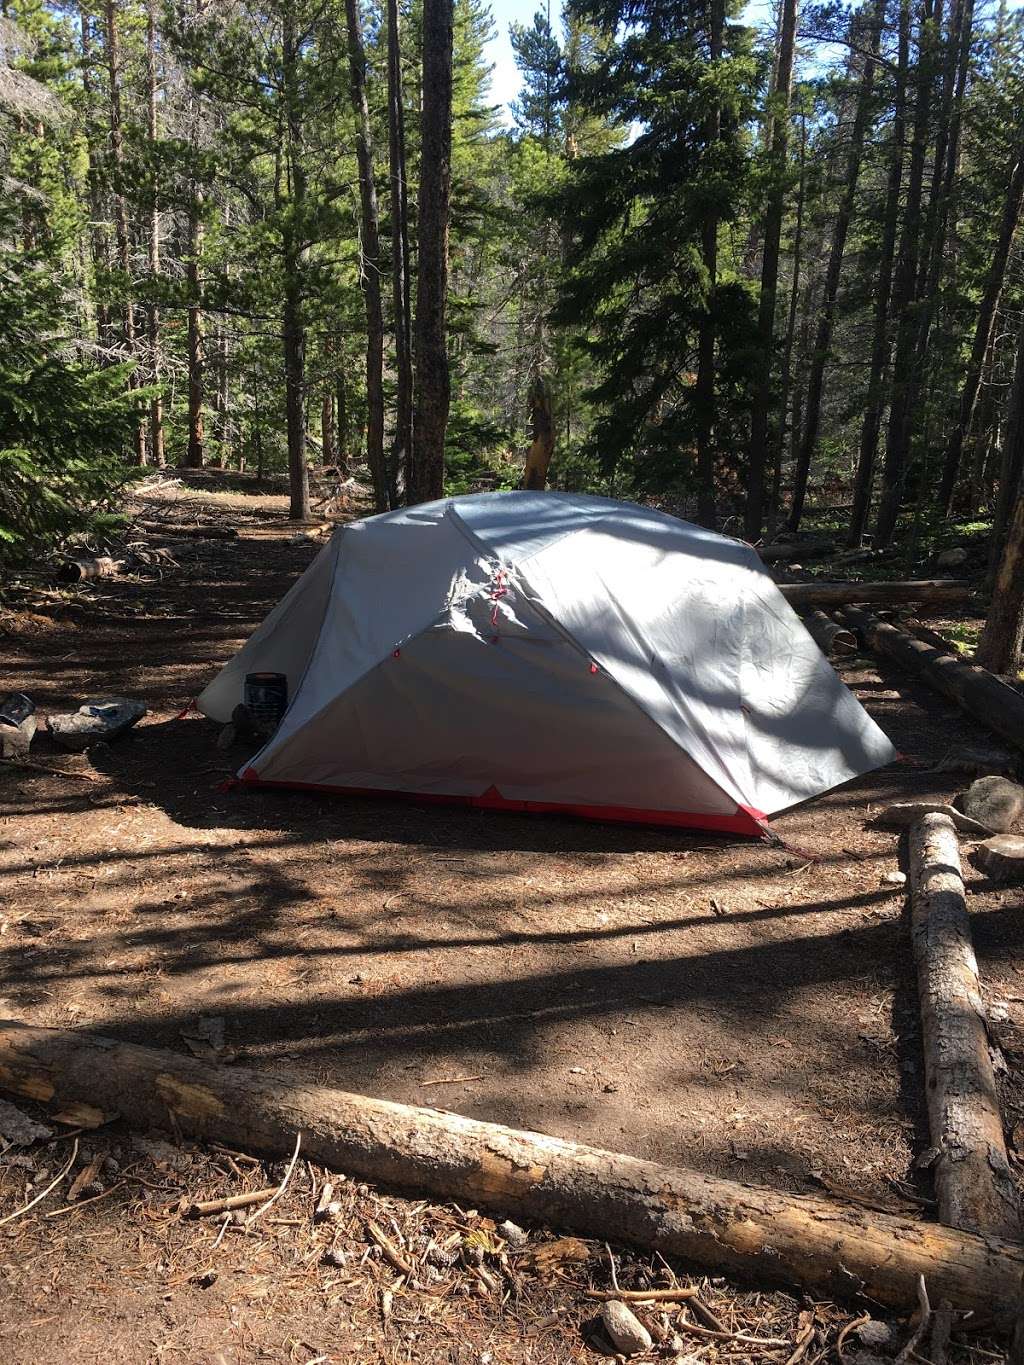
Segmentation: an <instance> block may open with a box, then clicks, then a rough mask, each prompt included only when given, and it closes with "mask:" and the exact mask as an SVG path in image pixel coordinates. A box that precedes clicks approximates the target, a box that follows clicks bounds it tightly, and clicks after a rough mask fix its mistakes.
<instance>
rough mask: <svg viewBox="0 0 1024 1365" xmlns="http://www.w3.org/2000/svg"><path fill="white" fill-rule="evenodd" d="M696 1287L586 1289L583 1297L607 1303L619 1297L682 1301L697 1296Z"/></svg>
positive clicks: (626, 1300)
mask: <svg viewBox="0 0 1024 1365" xmlns="http://www.w3.org/2000/svg"><path fill="white" fill-rule="evenodd" d="M697 1292H698V1291H697V1290H696V1289H686V1288H683V1287H682V1286H677V1287H676V1288H675V1289H588V1290H587V1291H586V1292H585V1293H584V1295H583V1297H584V1298H585V1299H596V1300H597V1301H598V1302H599V1303H608V1302H610V1301H611V1300H612V1299H621V1300H622V1302H623V1303H684V1302H685V1301H686V1300H687V1299H695V1298H696V1297H697Z"/></svg>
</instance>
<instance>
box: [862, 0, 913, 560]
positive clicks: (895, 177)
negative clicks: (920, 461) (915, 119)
mask: <svg viewBox="0 0 1024 1365" xmlns="http://www.w3.org/2000/svg"><path fill="white" fill-rule="evenodd" d="M909 62H910V0H900V17H899V37H898V56H897V64H896V90H895V113H894V117H893V128H892V153H891V156H890V159H889V176H888V181H887V184H886V189H885V211H884V215H883V220H882V249H881V253H880V255H879V261H878V276H877V281H876V285H875V315H874V329H873V334H872V341H871V367H870V370H869V373H868V388H867V395H866V397H865V402H864V421H863V423H862V425H861V431H860V449H859V451H858V455H857V473H856V475H855V478H854V486H853V511H852V514H851V517H850V531H849V535H848V536H847V544H848V545H850V546H854V547H856V546H858V545H860V544H861V543H862V542H863V540H864V532H865V531H866V529H867V524H868V514H869V512H870V510H871V490H872V487H873V485H874V478H875V460H876V458H877V455H878V437H879V434H880V432H881V430H882V413H883V411H884V409H885V380H886V374H887V372H888V369H889V359H890V354H891V345H890V338H889V304H890V302H891V299H892V283H893V264H894V262H895V259H896V235H897V229H898V226H899V213H900V189H901V187H902V184H903V161H904V154H905V150H906V147H905V144H906V100H907V68H908V65H909Z"/></svg>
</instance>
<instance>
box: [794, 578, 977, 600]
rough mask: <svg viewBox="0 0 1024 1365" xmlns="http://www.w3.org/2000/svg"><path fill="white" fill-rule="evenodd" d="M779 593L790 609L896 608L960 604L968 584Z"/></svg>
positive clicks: (910, 583)
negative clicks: (917, 604) (867, 604)
mask: <svg viewBox="0 0 1024 1365" xmlns="http://www.w3.org/2000/svg"><path fill="white" fill-rule="evenodd" d="M778 586H779V592H781V593H782V595H783V597H785V598H786V600H787V601H788V602H789V604H790V606H791V607H845V606H849V605H850V604H851V603H854V602H874V603H879V604H882V605H888V606H897V605H899V604H900V603H902V602H920V603H921V605H922V606H923V607H929V606H938V605H940V604H941V605H943V606H944V605H945V604H946V603H948V602H963V601H966V599H967V598H968V597H969V596H970V592H971V585H970V584H969V583H968V582H967V581H966V579H962V578H919V579H906V580H904V581H902V582H893V583H857V582H853V581H851V582H834V583H826V582H821V583H780V584H779V585H778Z"/></svg>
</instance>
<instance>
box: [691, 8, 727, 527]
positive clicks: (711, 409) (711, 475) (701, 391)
mask: <svg viewBox="0 0 1024 1365" xmlns="http://www.w3.org/2000/svg"><path fill="white" fill-rule="evenodd" d="M709 14H710V32H709V34H708V52H709V56H710V58H711V62H712V64H713V65H714V64H717V63H718V62H720V61H721V59H722V41H723V35H724V32H725V0H711V6H710V10H709ZM721 135H722V110H721V106H720V105H719V103H718V101H717V100H716V101H715V103H714V106H713V107H712V109H711V110H710V112H709V113H708V116H707V120H706V122H705V125H704V139H705V143H706V145H707V148H708V150H709V151H712V150H713V149H714V147H715V146H716V144H717V143H718V141H719V140H720V138H721ZM701 255H702V258H703V262H704V273H705V275H706V276H707V298H706V299H705V301H704V311H703V312H702V314H701V320H700V329H699V331H698V334H697V379H696V383H695V385H694V391H693V397H694V404H695V406H696V410H697V411H696V417H697V520H698V521H699V522H700V524H701V525H702V526H706V527H708V529H709V530H712V531H713V530H714V529H715V526H716V524H717V521H718V514H717V510H716V507H715V290H716V288H717V286H718V214H717V213H716V212H715V211H714V209H711V208H709V209H708V210H707V213H706V215H705V218H704V223H703V225H702V227H701Z"/></svg>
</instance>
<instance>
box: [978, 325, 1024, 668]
mask: <svg viewBox="0 0 1024 1365" xmlns="http://www.w3.org/2000/svg"><path fill="white" fill-rule="evenodd" d="M1004 461H1005V466H1006V468H1007V469H1008V470H1009V471H1013V470H1016V498H1015V501H1014V502H1013V503H1012V504H1011V506H1012V508H1013V513H1012V516H1011V517H1010V518H1009V528H1008V530H1007V533H1006V537H1005V541H1004V543H1003V546H1002V551H1001V554H1000V558H999V561H998V568H997V570H996V575H995V581H994V584H993V591H992V604H991V606H990V607H989V612H988V620H987V621H986V622H985V629H984V630H983V631H982V633H981V639H980V641H979V642H978V653H977V659H978V663H980V664H982V665H983V666H984V667H985V668H990V669H992V670H993V671H994V672H996V673H1016V672H1017V670H1018V669H1019V668H1020V665H1021V649H1022V644H1024V484H1022V483H1021V477H1020V471H1021V469H1022V468H1024V325H1022V327H1021V333H1020V341H1019V343H1018V346H1017V362H1016V365H1015V366H1014V374H1013V388H1012V391H1011V394H1010V414H1009V419H1008V421H1007V430H1006V451H1005V452H1004ZM1011 477H1012V474H1011ZM995 533H996V530H995V528H993V535H995Z"/></svg>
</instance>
